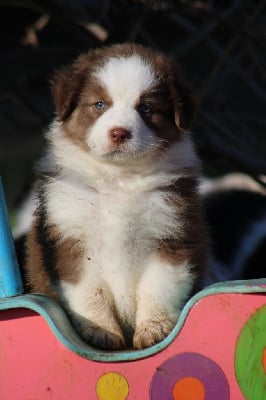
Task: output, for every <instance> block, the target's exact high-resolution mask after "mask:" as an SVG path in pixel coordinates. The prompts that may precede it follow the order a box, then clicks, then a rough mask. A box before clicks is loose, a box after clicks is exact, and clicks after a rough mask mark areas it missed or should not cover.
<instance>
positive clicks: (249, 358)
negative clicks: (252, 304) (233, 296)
mask: <svg viewBox="0 0 266 400" xmlns="http://www.w3.org/2000/svg"><path fill="white" fill-rule="evenodd" d="M265 332H266V305H264V306H263V307H261V308H259V309H258V310H257V311H256V312H255V313H254V314H252V316H251V317H250V318H249V319H248V321H247V322H246V323H245V325H244V326H243V328H242V329H241V332H240V334H239V337H238V340H237V345H236V351H235V371H236V377H237V381H238V384H239V386H240V388H241V390H242V393H243V394H244V396H245V399H246V400H262V399H266V334H265Z"/></svg>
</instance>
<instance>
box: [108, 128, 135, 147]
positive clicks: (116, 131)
mask: <svg viewBox="0 0 266 400" xmlns="http://www.w3.org/2000/svg"><path fill="white" fill-rule="evenodd" d="M109 136H110V139H111V140H112V142H113V143H115V144H118V145H120V144H122V143H125V142H126V141H127V140H128V139H130V137H131V133H130V132H129V131H128V130H127V129H125V128H123V127H120V126H117V127H115V128H112V129H111V130H110V132H109Z"/></svg>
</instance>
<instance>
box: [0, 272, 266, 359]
mask: <svg viewBox="0 0 266 400" xmlns="http://www.w3.org/2000/svg"><path fill="white" fill-rule="evenodd" d="M224 293H232V294H234V293H240V294H241V293H242V294H245V293H265V294H266V278H265V279H256V280H249V281H231V282H223V283H216V284H214V285H211V286H209V287H207V288H205V289H203V290H202V291H200V292H199V293H197V294H196V295H195V296H193V297H192V298H191V299H190V300H189V301H188V302H187V303H186V304H185V306H184V308H183V310H182V312H181V314H180V317H179V320H178V322H177V324H176V326H175V328H174V329H173V331H172V332H171V333H170V335H169V336H167V337H166V338H165V339H164V340H163V341H162V342H160V343H158V344H156V345H155V346H152V347H149V348H148V349H145V350H136V351H135V350H126V351H117V352H108V351H102V350H98V349H95V348H93V347H91V346H89V345H87V344H86V343H85V342H84V341H82V339H81V338H80V337H79V336H78V334H77V333H76V331H75V330H74V328H73V327H72V325H71V324H70V322H69V319H68V318H67V316H66V314H65V312H64V311H63V309H62V308H61V307H60V306H59V305H58V304H56V303H55V302H53V301H52V300H51V299H50V298H48V297H46V296H43V295H39V294H26V295H21V296H15V297H7V298H2V299H0V310H9V309H15V308H27V309H30V310H33V311H35V312H36V313H38V314H40V315H41V316H42V317H43V318H44V319H45V320H46V322H47V323H48V325H49V326H50V328H51V330H52V331H53V333H54V334H55V336H56V337H57V339H58V340H59V341H60V342H61V343H63V344H64V345H65V346H66V347H67V348H68V349H70V350H71V351H73V352H74V353H76V354H78V355H80V356H82V357H85V358H87V359H89V360H92V361H100V362H123V361H133V360H139V359H142V358H146V357H150V356H153V355H154V354H156V353H158V352H160V351H162V350H164V349H165V348H166V347H168V346H169V345H170V344H171V343H172V342H173V341H174V339H175V338H176V337H177V335H178V333H179V332H180V330H181V328H182V327H183V325H184V323H185V321H186V319H187V317H188V314H189V312H190V310H191V309H192V308H193V306H194V305H195V304H196V303H198V302H199V301H200V300H202V299H203V298H204V297H207V296H212V295H215V294H224Z"/></svg>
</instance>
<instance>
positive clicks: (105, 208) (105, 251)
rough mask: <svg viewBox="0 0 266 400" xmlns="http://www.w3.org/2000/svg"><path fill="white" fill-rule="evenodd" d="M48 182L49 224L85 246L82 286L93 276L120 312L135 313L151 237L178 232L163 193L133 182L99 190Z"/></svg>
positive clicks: (153, 241) (152, 243) (163, 236)
mask: <svg viewBox="0 0 266 400" xmlns="http://www.w3.org/2000/svg"><path fill="white" fill-rule="evenodd" d="M131 183H132V182H131ZM142 183H143V182H142ZM48 186H49V188H48V190H47V192H46V193H47V211H48V219H49V223H51V224H55V225H56V226H57V229H58V230H59V231H60V234H61V235H62V238H73V239H78V240H80V241H81V244H82V246H83V247H84V248H85V257H84V261H83V263H84V265H83V267H84V274H83V280H84V282H83V283H82V285H83V284H84V283H85V282H86V280H89V279H91V277H92V274H93V275H97V276H98V277H99V278H100V279H102V280H104V281H105V282H106V283H107V284H108V286H109V287H110V288H111V290H112V293H113V295H114V299H115V303H116V307H117V308H118V312H119V314H122V315H123V314H125V312H126V313H127V314H130V315H134V313H135V310H134V307H135V289H136V285H137V284H138V281H139V279H140V277H141V275H142V274H143V273H144V272H145V271H144V270H145V265H148V260H149V259H150V257H152V255H153V252H154V244H155V241H157V240H158V239H163V238H165V237H169V236H172V235H176V234H177V232H178V220H177V218H176V215H175V210H174V209H173V208H172V207H171V205H170V204H169V203H168V201H167V199H166V194H165V192H164V191H160V190H152V191H150V190H148V191H147V190H143V187H141V189H140V187H139V186H138V185H137V184H135V185H126V186H125V185H122V184H121V186H123V187H121V188H118V187H116V189H115V190H113V191H110V190H106V191H104V190H102V191H101V192H98V191H96V190H94V189H91V188H88V187H86V186H84V185H81V184H73V182H71V181H68V180H66V179H64V180H62V179H58V180H53V181H51V182H50V183H49V184H48ZM125 310H127V311H125Z"/></svg>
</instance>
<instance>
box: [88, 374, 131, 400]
mask: <svg viewBox="0 0 266 400" xmlns="http://www.w3.org/2000/svg"><path fill="white" fill-rule="evenodd" d="M128 393H129V388H128V383H127V380H126V378H125V377H124V376H123V375H121V374H118V373H117V372H110V373H107V374H105V375H102V376H101V377H100V378H99V380H98V382H97V384H96V394H97V398H98V400H126V398H127V396H128Z"/></svg>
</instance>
